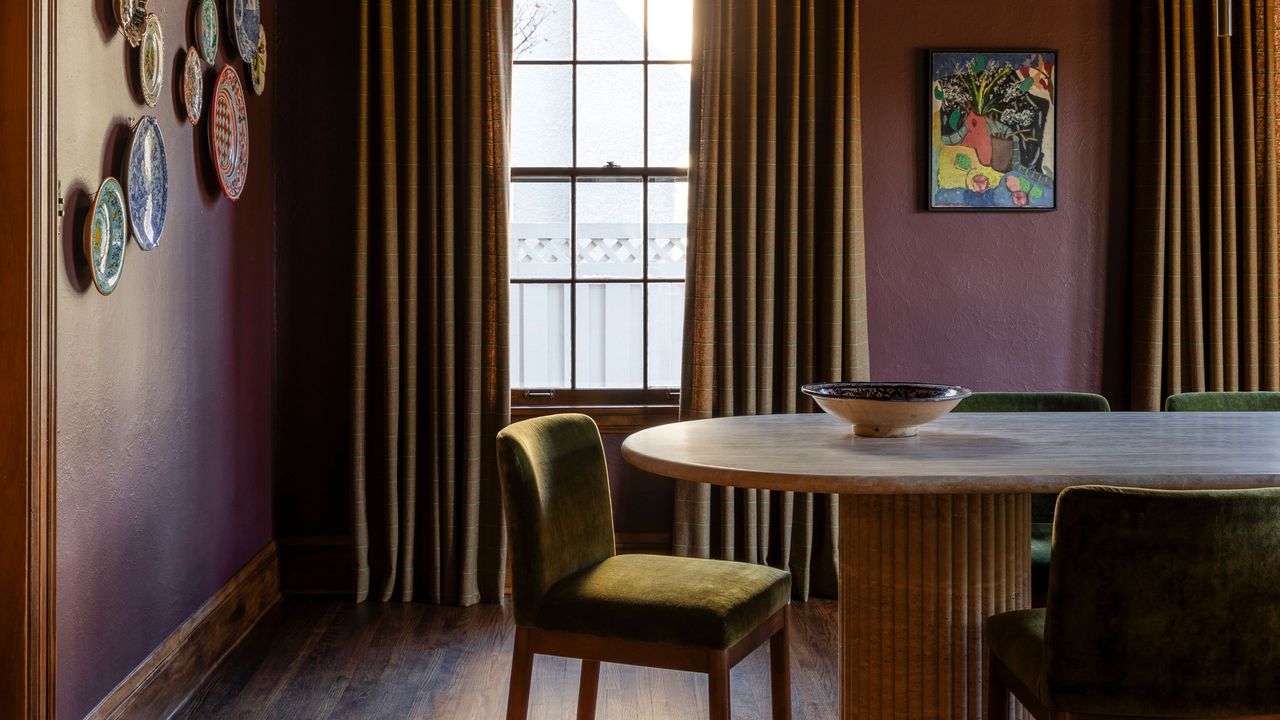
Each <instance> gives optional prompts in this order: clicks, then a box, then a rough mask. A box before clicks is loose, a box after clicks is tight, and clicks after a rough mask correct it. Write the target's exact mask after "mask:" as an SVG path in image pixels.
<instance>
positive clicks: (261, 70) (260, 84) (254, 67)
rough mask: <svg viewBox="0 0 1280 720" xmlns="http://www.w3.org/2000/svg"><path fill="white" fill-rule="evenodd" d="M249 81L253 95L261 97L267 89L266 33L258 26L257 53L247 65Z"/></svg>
mask: <svg viewBox="0 0 1280 720" xmlns="http://www.w3.org/2000/svg"><path fill="white" fill-rule="evenodd" d="M249 79H250V80H252V81H253V94H254V95H261V94H262V91H263V90H265V89H266V87H267V31H266V30H264V29H263V28H262V26H261V25H259V26H258V52H256V53H254V55H253V62H252V63H251V64H250V65H249Z"/></svg>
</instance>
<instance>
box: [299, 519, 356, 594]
mask: <svg viewBox="0 0 1280 720" xmlns="http://www.w3.org/2000/svg"><path fill="white" fill-rule="evenodd" d="M354 566H355V565H354V562H353V561H352V559H351V538H350V537H349V536H347V535H297V536H291V537H282V538H280V589H281V591H282V592H284V594H286V595H321V596H335V595H336V596H340V597H346V598H351V597H353V596H354V595H355V587H354V586H353V585H352V572H351V569H352V568H353V567H354Z"/></svg>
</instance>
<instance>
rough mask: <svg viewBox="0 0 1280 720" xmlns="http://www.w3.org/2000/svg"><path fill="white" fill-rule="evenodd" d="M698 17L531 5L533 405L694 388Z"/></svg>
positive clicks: (521, 129)
mask: <svg viewBox="0 0 1280 720" xmlns="http://www.w3.org/2000/svg"><path fill="white" fill-rule="evenodd" d="M691 18H692V0H516V3H515V14H514V25H515V27H514V47H513V59H514V65H515V67H514V68H513V73H512V122H511V136H512V137H511V160H512V171H511V264H510V267H511V282H512V287H511V386H512V388H515V391H514V392H513V394H514V396H515V400H516V402H517V403H518V404H520V403H524V402H525V401H526V400H527V399H529V398H530V397H538V396H547V395H550V394H554V395H555V396H556V398H557V402H558V403H560V402H564V403H569V404H572V403H573V402H574V398H578V399H583V398H588V397H590V398H596V399H600V398H604V399H605V400H604V401H605V402H629V401H632V400H636V399H647V400H646V401H651V400H652V398H654V397H657V396H661V397H663V398H666V397H667V396H668V395H669V392H668V389H670V388H677V387H678V386H679V385H680V345H681V333H682V327H683V322H682V321H683V314H684V262H685V253H686V250H687V246H688V233H687V228H686V222H687V221H686V215H687V212H686V211H687V207H688V186H689V183H688V167H689V94H690V93H689V77H690V65H689V59H690V48H691ZM530 390H535V391H537V392H533V393H530V392H528V391H530ZM547 391H552V392H550V393H549V392H547Z"/></svg>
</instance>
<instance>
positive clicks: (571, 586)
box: [536, 555, 791, 650]
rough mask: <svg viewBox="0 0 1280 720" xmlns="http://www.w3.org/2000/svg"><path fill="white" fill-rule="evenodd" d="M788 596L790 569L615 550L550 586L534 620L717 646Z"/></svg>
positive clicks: (614, 634) (568, 628) (755, 622)
mask: <svg viewBox="0 0 1280 720" xmlns="http://www.w3.org/2000/svg"><path fill="white" fill-rule="evenodd" d="M790 597H791V578H790V576H789V575H788V574H787V573H785V572H782V571H780V570H774V569H773V568H770V567H762V566H760V565H750V564H747V563H739V562H720V561H714V560H701V559H697V558H681V557H667V556H663V555H617V556H615V557H612V558H609V559H608V560H605V561H604V562H602V563H600V564H598V565H595V566H592V567H590V568H588V569H586V570H583V571H582V572H579V573H577V574H575V575H571V576H570V577H568V578H565V580H563V581H562V582H560V583H557V584H556V585H555V586H554V587H552V588H551V591H550V592H549V593H547V595H546V599H545V602H543V606H542V610H541V612H539V613H538V617H537V619H536V625H537V627H540V628H542V629H544V630H566V631H570V632H581V633H588V634H591V635H601V636H605V637H621V638H627V639H630V640H649V641H654V642H668V643H676V644H679V645H697V646H699V647H707V648H715V649H717V650H723V649H725V648H727V647H730V646H731V645H733V644H734V643H736V642H738V641H739V640H741V639H742V638H743V637H745V636H746V635H747V633H749V632H751V631H752V630H754V629H755V628H756V626H758V625H760V624H761V623H763V622H764V621H765V620H768V619H769V616H770V615H773V614H774V613H775V612H777V611H778V610H779V609H780V608H782V607H783V606H784V605H786V604H787V601H788V600H789V599H790Z"/></svg>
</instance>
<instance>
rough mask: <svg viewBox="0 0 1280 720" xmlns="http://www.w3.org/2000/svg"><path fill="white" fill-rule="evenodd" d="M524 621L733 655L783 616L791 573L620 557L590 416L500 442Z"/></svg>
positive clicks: (515, 594) (566, 418)
mask: <svg viewBox="0 0 1280 720" xmlns="http://www.w3.org/2000/svg"><path fill="white" fill-rule="evenodd" d="M498 470H499V474H500V476H501V480H502V491H503V505H504V508H505V510H506V517H507V526H508V529H509V532H510V538H511V553H512V563H511V572H512V579H511V594H512V601H513V603H514V605H515V614H516V622H517V624H519V625H522V626H525V627H535V628H540V629H543V630H557V631H564V632H576V633H585V634H590V635H598V636H603V637H614V638H623V639H631V640H647V641H654V642H669V643H676V644H681V645H696V646H700V647H707V648H713V649H725V648H727V647H729V646H731V645H733V644H734V643H736V642H737V641H738V640H740V639H742V638H743V637H744V636H745V635H747V634H748V633H749V632H750V631H751V630H753V629H755V628H756V627H757V626H758V625H759V624H760V623H762V622H764V621H765V620H766V619H768V618H769V617H770V616H772V615H773V614H774V613H775V612H777V611H778V610H780V609H782V608H783V607H784V606H786V604H787V603H788V602H789V600H790V597H791V575H790V573H787V572H785V571H782V570H776V569H774V568H771V567H766V566H761V565H751V564H747V563H737V562H725V561H719V560H701V559H694V558H676V557H666V556H658V555H615V554H614V544H613V516H612V508H611V506H610V500H609V478H608V471H607V469H606V466H605V458H604V449H603V446H602V445H601V442H600V431H599V430H598V429H597V428H596V424H595V422H594V421H593V420H592V419H591V418H589V417H587V416H586V415H577V414H562V415H553V416H550V417H543V418H536V419H533V420H525V421H522V422H518V423H515V424H513V425H510V426H508V427H507V428H506V429H504V430H503V431H502V432H500V433H498Z"/></svg>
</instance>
